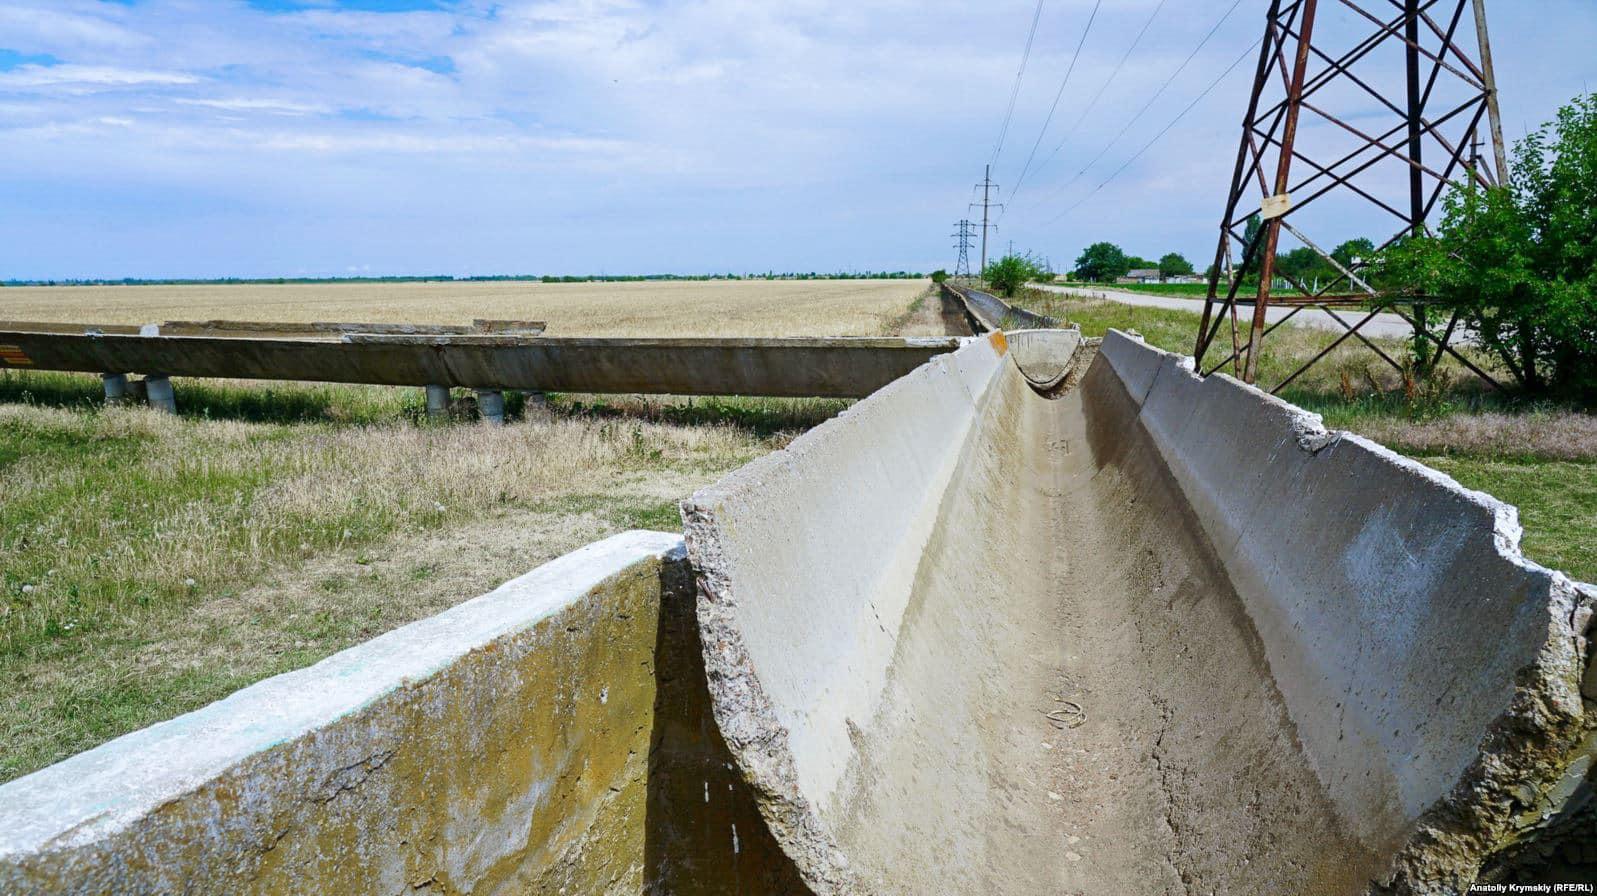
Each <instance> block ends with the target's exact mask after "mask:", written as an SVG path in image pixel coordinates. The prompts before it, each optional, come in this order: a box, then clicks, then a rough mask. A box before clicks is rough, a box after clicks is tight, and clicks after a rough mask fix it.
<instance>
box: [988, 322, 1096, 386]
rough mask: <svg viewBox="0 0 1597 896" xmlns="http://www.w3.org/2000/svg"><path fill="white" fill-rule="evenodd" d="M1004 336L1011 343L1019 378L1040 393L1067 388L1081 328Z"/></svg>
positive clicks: (1024, 332)
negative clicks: (1022, 378) (1021, 377)
mask: <svg viewBox="0 0 1597 896" xmlns="http://www.w3.org/2000/svg"><path fill="white" fill-rule="evenodd" d="M1004 335H1005V336H1006V337H1007V338H1008V341H1009V357H1010V358H1012V359H1014V362H1015V367H1016V368H1018V369H1019V370H1020V375H1021V376H1023V377H1025V378H1026V381H1027V382H1029V383H1031V384H1032V386H1034V387H1036V388H1037V389H1039V390H1041V391H1044V392H1047V391H1050V390H1054V389H1058V388H1059V387H1061V386H1063V385H1065V383H1066V381H1067V379H1068V378H1069V376H1070V374H1071V373H1072V372H1073V371H1074V370H1075V366H1076V353H1077V351H1078V350H1079V349H1080V348H1081V342H1082V339H1081V328H1080V327H1074V328H1071V329H1068V330H1014V331H1011V332H1008V333H1005V334H1004Z"/></svg>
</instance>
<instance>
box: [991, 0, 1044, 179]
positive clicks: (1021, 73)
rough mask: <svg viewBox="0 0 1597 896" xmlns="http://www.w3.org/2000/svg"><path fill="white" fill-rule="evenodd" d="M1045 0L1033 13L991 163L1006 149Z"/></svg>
mask: <svg viewBox="0 0 1597 896" xmlns="http://www.w3.org/2000/svg"><path fill="white" fill-rule="evenodd" d="M1042 5H1043V0H1037V9H1036V10H1035V11H1034V12H1032V14H1031V31H1030V32H1029V33H1027V35H1026V50H1025V52H1023V53H1021V54H1020V68H1019V69H1018V70H1017V71H1016V72H1015V86H1014V87H1013V88H1011V89H1010V91H1009V110H1008V111H1006V112H1005V113H1004V124H1003V126H1002V127H1000V128H999V129H998V142H997V143H995V144H994V145H993V157H992V159H991V160H989V161H988V164H989V165H997V164H998V156H999V154H1000V153H1002V152H1003V151H1004V139H1005V138H1006V137H1008V136H1009V122H1010V119H1012V118H1014V116H1015V101H1016V100H1017V99H1019V98H1020V82H1021V81H1022V80H1023V79H1024V78H1025V76H1026V63H1027V62H1028V61H1029V60H1030V59H1031V45H1032V41H1034V40H1036V39H1037V23H1038V22H1039V21H1040V20H1041V19H1042Z"/></svg>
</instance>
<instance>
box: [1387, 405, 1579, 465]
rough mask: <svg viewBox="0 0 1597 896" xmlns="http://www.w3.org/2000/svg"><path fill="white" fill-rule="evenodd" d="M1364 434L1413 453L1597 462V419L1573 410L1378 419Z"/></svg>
mask: <svg viewBox="0 0 1597 896" xmlns="http://www.w3.org/2000/svg"><path fill="white" fill-rule="evenodd" d="M1361 429H1362V431H1363V433H1364V434H1365V435H1367V436H1369V437H1370V438H1372V439H1375V440H1376V441H1379V442H1383V443H1385V444H1388V445H1392V446H1394V447H1397V448H1401V449H1402V450H1404V451H1407V452H1409V453H1412V454H1425V455H1444V454H1473V455H1486V456H1495V457H1535V458H1545V459H1549V460H1597V416H1593V415H1591V414H1582V413H1577V412H1574V411H1568V410H1537V411H1532V412H1530V413H1526V414H1503V413H1495V412H1487V413H1481V414H1455V415H1453V416H1450V417H1442V418H1440V419H1434V420H1418V421H1415V420H1403V419H1394V418H1377V419H1371V420H1369V421H1367V422H1366V423H1365V424H1364V425H1363V426H1362V427H1361Z"/></svg>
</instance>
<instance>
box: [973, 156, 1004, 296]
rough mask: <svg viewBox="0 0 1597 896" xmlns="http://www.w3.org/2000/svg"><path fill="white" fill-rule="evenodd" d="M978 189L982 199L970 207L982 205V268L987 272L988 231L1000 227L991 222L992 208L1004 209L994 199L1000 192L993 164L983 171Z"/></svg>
mask: <svg viewBox="0 0 1597 896" xmlns="http://www.w3.org/2000/svg"><path fill="white" fill-rule="evenodd" d="M976 189H978V190H980V191H981V201H980V202H972V203H971V204H970V207H971V208H975V207H977V206H981V269H982V272H984V273H985V272H986V270H987V231H989V230H997V229H998V225H997V224H993V223H991V221H992V210H993V209H995V208H996V209H998V210H999V211H1003V210H1004V205H1003V203H1001V202H994V201H993V194H995V193H997V192H998V185H997V184H995V183H993V166H991V165H988V166H987V167H986V168H985V169H984V170H983V171H982V178H981V183H979V184H977V185H976Z"/></svg>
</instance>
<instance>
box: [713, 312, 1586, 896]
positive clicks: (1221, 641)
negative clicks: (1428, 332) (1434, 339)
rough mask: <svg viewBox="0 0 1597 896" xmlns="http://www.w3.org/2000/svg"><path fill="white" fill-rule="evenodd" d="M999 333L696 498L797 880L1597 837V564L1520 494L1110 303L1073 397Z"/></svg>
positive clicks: (1125, 871)
mask: <svg viewBox="0 0 1597 896" xmlns="http://www.w3.org/2000/svg"><path fill="white" fill-rule="evenodd" d="M1008 345H1009V343H1008V341H1007V340H1006V339H1005V337H1004V335H1003V334H1001V333H999V334H993V335H992V336H991V337H989V338H985V339H981V340H977V341H974V342H972V343H971V344H969V345H967V346H966V347H965V348H963V349H962V350H960V351H959V352H956V353H953V354H949V355H943V356H940V357H938V358H935V359H933V360H932V361H931V362H930V363H928V364H927V365H926V366H924V367H922V368H921V369H919V370H917V371H916V372H915V373H913V374H912V375H910V376H907V377H905V378H903V379H901V380H899V381H897V382H895V383H893V384H891V385H890V386H888V387H887V388H885V389H883V390H882V391H881V392H880V393H878V394H877V395H875V396H873V397H872V398H870V399H868V400H866V401H864V402H861V403H859V404H857V405H855V406H854V407H853V408H851V409H850V410H849V411H847V412H845V413H844V414H843V415H842V416H841V417H839V418H837V419H835V420H833V421H830V422H828V423H827V424H825V425H823V426H821V427H819V428H817V429H815V430H813V431H811V432H810V433H808V434H806V435H804V436H803V437H801V438H799V439H798V440H796V441H795V442H794V443H793V444H792V445H791V446H790V447H789V448H787V449H786V450H784V451H781V452H777V453H775V454H773V455H770V456H767V457H765V458H763V459H761V460H758V461H756V462H754V463H753V464H751V465H749V466H748V467H745V468H744V469H742V470H740V471H737V472H735V473H733V474H731V475H729V476H728V477H727V478H725V479H724V480H722V481H721V482H720V483H719V484H717V485H715V486H713V487H711V488H707V489H705V490H703V491H701V492H699V493H698V494H696V495H695V496H694V497H693V498H692V499H691V500H690V501H688V502H685V503H684V506H683V517H684V520H685V523H686V527H687V543H688V550H689V553H690V557H691V559H692V561H693V564H694V567H695V571H696V575H697V579H698V587H699V599H698V613H699V623H700V627H701V632H702V637H703V639H704V653H705V661H706V665H707V671H708V681H709V685H710V690H711V695H712V700H713V706H714V711H715V716H716V719H717V721H718V723H719V724H720V727H721V730H722V732H723V733H724V735H725V738H726V741H727V743H728V744H729V746H730V749H731V752H732V755H733V756H734V757H735V760H736V762H737V764H738V766H739V768H740V769H741V771H742V774H743V775H744V776H745V778H746V779H747V780H748V782H749V783H750V785H751V786H752V787H753V790H754V794H755V798H756V799H757V801H758V803H759V807H760V810H761V812H762V814H763V815H764V817H765V819H766V820H767V822H768V824H769V825H770V828H771V830H772V831H773V833H774V835H775V836H776V838H777V840H778V841H779V842H780V843H781V844H782V846H783V848H784V849H785V850H786V852H787V854H788V855H790V856H791V857H792V859H793V860H794V862H795V863H796V865H797V867H798V868H799V869H800V871H801V872H802V874H803V876H804V879H805V881H806V884H807V885H808V886H809V887H810V888H811V889H812V890H813V891H814V892H817V893H828V894H829V893H880V894H922V893H933V892H936V893H970V894H976V893H981V894H990V893H1010V894H1033V893H1079V894H1106V893H1116V894H1170V893H1235V894H1242V893H1306V894H1307V893H1313V894H1361V893H1426V894H1443V893H1448V894H1452V893H1462V892H1464V891H1466V890H1467V889H1468V888H1469V886H1470V884H1471V882H1472V881H1475V880H1477V879H1478V878H1479V877H1480V876H1481V875H1482V874H1483V873H1484V874H1486V875H1492V874H1496V873H1500V872H1501V870H1502V868H1503V867H1504V865H1503V863H1504V862H1506V861H1508V860H1509V859H1510V858H1511V857H1513V856H1514V855H1515V854H1516V852H1523V851H1524V846H1525V843H1526V842H1527V840H1529V839H1530V838H1532V837H1535V836H1538V834H1539V833H1541V832H1544V831H1545V830H1548V829H1551V828H1554V827H1558V826H1560V824H1561V823H1562V824H1563V827H1564V829H1565V830H1566V831H1567V830H1570V827H1569V825H1571V824H1573V825H1575V826H1576V833H1575V834H1574V835H1573V836H1575V837H1583V838H1584V839H1585V842H1587V843H1591V842H1597V826H1594V825H1593V823H1592V821H1591V818H1590V816H1589V815H1584V816H1583V815H1581V814H1580V812H1578V811H1577V809H1578V807H1579V806H1580V804H1581V800H1583V799H1585V798H1586V797H1589V782H1587V781H1586V774H1587V771H1588V769H1589V768H1590V763H1591V755H1590V754H1591V752H1592V749H1593V747H1592V733H1593V731H1594V728H1597V725H1594V722H1597V714H1594V712H1593V711H1592V709H1591V708H1590V707H1591V706H1592V704H1591V703H1589V702H1587V699H1583V693H1582V682H1583V679H1584V680H1585V681H1586V682H1587V689H1586V693H1585V695H1584V697H1585V698H1588V699H1589V698H1591V697H1597V688H1593V687H1591V685H1592V684H1593V683H1597V675H1594V674H1592V673H1591V672H1589V669H1590V650H1591V648H1590V644H1589V642H1588V635H1589V630H1588V626H1589V624H1590V620H1591V616H1592V607H1593V604H1594V602H1597V591H1594V589H1591V588H1590V586H1581V585H1577V584H1576V583H1574V582H1572V581H1570V580H1569V579H1568V578H1566V577H1565V576H1563V575H1561V574H1559V573H1556V572H1552V571H1549V570H1546V569H1543V568H1541V567H1539V566H1536V565H1535V564H1533V563H1530V562H1528V561H1526V560H1525V559H1524V558H1523V557H1522V556H1521V554H1520V552H1519V548H1518V541H1519V535H1520V530H1519V527H1518V524H1517V522H1516V515H1515V512H1514V510H1513V508H1511V507H1507V506H1505V505H1503V504H1501V503H1499V502H1497V501H1496V500H1494V499H1492V498H1490V497H1488V496H1486V495H1483V494H1479V493H1474V492H1470V491H1467V490H1465V489H1463V488H1461V487H1459V486H1458V485H1457V484H1456V483H1455V482H1453V481H1452V480H1451V479H1449V478H1447V477H1446V476H1443V475H1441V474H1439V473H1436V472H1435V471H1432V470H1430V469H1428V468H1426V467H1423V466H1421V465H1420V464H1417V463H1414V462H1412V461H1408V460H1405V459H1403V458H1401V457H1398V456H1397V455H1394V454H1393V453H1392V452H1390V451H1387V450H1386V449H1384V448H1382V447H1380V446H1378V445H1375V444H1372V443H1370V442H1368V441H1366V440H1364V439H1361V438H1358V437H1356V436H1352V435H1349V434H1345V433H1337V432H1330V431H1327V430H1325V429H1324V427H1323V426H1322V425H1321V423H1320V420H1319V419H1318V418H1317V417H1316V416H1314V415H1311V414H1308V413H1305V412H1303V411H1301V410H1299V409H1297V408H1294V407H1292V406H1290V405H1287V404H1284V403H1282V402H1280V401H1278V400H1275V399H1273V398H1271V397H1269V396H1267V395H1265V394H1263V393H1261V392H1259V391H1258V390H1256V389H1253V388H1251V387H1248V386H1245V385H1242V384H1240V383H1238V382H1235V381H1233V380H1230V379H1228V378H1226V377H1223V376H1216V377H1211V378H1209V379H1207V380H1200V379H1199V378H1198V377H1196V376H1194V375H1193V373H1192V371H1191V368H1190V362H1189V361H1187V360H1186V359H1183V358H1180V357H1177V356H1175V355H1170V354H1166V353H1163V352H1159V351H1156V350H1154V349H1151V348H1149V347H1147V346H1145V345H1143V344H1142V343H1140V342H1139V341H1137V340H1135V339H1133V338H1130V337H1127V336H1124V335H1121V334H1119V333H1112V334H1111V335H1110V336H1109V337H1108V338H1107V339H1106V340H1104V341H1103V343H1102V346H1101V348H1100V349H1099V350H1098V352H1097V354H1096V357H1095V359H1094V360H1092V362H1091V365H1090V367H1088V368H1087V369H1086V372H1085V375H1084V376H1082V377H1081V379H1080V381H1079V384H1076V385H1074V387H1072V388H1067V389H1065V390H1063V392H1062V394H1061V393H1060V392H1059V391H1057V390H1054V391H1050V390H1047V389H1040V388H1039V387H1038V385H1037V384H1036V383H1035V382H1033V380H1034V379H1035V377H1028V376H1026V375H1024V374H1023V373H1022V372H1021V370H1020V369H1019V367H1018V366H1017V365H1016V364H1015V363H1012V362H1011V358H1010V357H1009V356H1008V354H1009V351H1008ZM1029 349H1030V351H1031V352H1032V354H1033V357H1032V358H1031V359H1030V363H1031V364H1032V365H1035V364H1036V363H1037V361H1038V358H1037V357H1036V355H1037V354H1038V353H1041V354H1043V355H1046V344H1045V343H1038V344H1036V345H1032V346H1030V347H1029ZM1058 350H1059V351H1061V352H1068V351H1071V340H1064V341H1061V342H1059V343H1058ZM1044 360H1045V359H1044ZM1071 366H1072V365H1071V364H1070V363H1068V362H1067V361H1066V359H1064V358H1056V359H1054V364H1053V367H1054V368H1055V369H1066V368H1069V367H1071ZM1045 393H1046V394H1045ZM1531 852H1532V854H1535V851H1534V850H1532V851H1531ZM1544 852H1545V850H1544ZM1587 873H1589V871H1588V872H1587Z"/></svg>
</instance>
